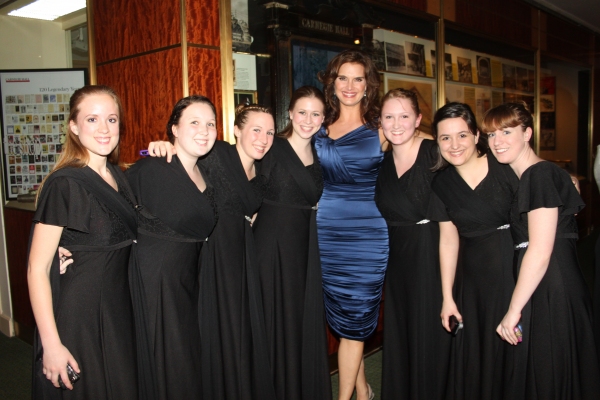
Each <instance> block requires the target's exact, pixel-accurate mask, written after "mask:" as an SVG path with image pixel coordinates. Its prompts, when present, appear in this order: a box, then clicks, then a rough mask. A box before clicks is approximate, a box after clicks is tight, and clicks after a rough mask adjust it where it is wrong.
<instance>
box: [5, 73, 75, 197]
mask: <svg viewBox="0 0 600 400" xmlns="http://www.w3.org/2000/svg"><path fill="white" fill-rule="evenodd" d="M86 82H87V70H86V69H53V70H20V71H16V70H0V96H1V98H2V113H1V116H2V149H3V151H2V172H3V175H2V176H3V180H4V196H5V201H9V200H16V199H17V196H18V195H20V194H27V193H29V192H30V191H32V190H36V189H37V188H38V187H39V185H40V183H41V182H42V180H43V179H44V178H45V177H46V176H47V175H48V174H49V173H50V171H52V169H53V168H54V165H55V164H56V162H57V160H58V157H59V156H60V154H61V152H62V148H63V143H64V140H65V133H66V130H65V127H66V124H67V122H68V119H69V111H70V110H69V99H70V98H71V95H72V94H73V92H74V91H75V90H77V89H79V88H81V87H83V86H84V85H85V83H86Z"/></svg>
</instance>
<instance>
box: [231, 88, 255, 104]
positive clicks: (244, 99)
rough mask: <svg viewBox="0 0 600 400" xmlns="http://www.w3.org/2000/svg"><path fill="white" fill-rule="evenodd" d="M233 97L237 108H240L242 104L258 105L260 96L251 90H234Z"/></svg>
mask: <svg viewBox="0 0 600 400" xmlns="http://www.w3.org/2000/svg"><path fill="white" fill-rule="evenodd" d="M233 96H234V99H235V106H236V107H237V106H239V105H240V104H246V105H249V104H257V103H258V98H257V97H258V96H257V93H256V92H255V91H250V90H234V91H233Z"/></svg>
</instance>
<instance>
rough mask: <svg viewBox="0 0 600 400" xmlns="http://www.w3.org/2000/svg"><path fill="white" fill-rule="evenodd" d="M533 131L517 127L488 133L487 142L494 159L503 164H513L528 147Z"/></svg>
mask: <svg viewBox="0 0 600 400" xmlns="http://www.w3.org/2000/svg"><path fill="white" fill-rule="evenodd" d="M532 133H533V131H532V130H531V128H529V127H528V128H526V129H523V126H521V125H517V126H515V127H512V128H502V129H497V130H495V131H493V132H490V133H488V142H489V145H490V149H491V150H492V153H493V154H494V156H495V157H496V159H497V160H498V161H499V162H501V163H503V164H514V163H515V162H517V161H518V160H519V159H521V157H522V156H523V154H525V152H526V151H527V148H528V147H529V143H528V142H529V139H530V138H531V134H532Z"/></svg>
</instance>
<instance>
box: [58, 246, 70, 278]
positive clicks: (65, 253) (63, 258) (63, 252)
mask: <svg viewBox="0 0 600 400" xmlns="http://www.w3.org/2000/svg"><path fill="white" fill-rule="evenodd" d="M72 255H73V254H71V252H70V251H69V250H67V249H65V248H64V247H60V246H59V247H58V260H59V263H60V264H59V265H60V273H61V275H62V274H64V273H65V272H67V267H68V266H69V265H70V264H73V259H72V258H71V256H72Z"/></svg>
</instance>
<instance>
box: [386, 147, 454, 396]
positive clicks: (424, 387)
mask: <svg viewBox="0 0 600 400" xmlns="http://www.w3.org/2000/svg"><path fill="white" fill-rule="evenodd" d="M435 157H436V145H435V142H434V141H431V140H423V141H422V142H421V145H420V147H419V152H418V155H417V158H416V160H415V163H414V164H413V166H412V167H411V168H410V169H409V170H408V171H406V172H405V173H404V174H403V175H402V176H401V177H400V178H398V175H397V173H396V167H395V165H394V157H393V154H392V153H391V152H390V153H388V154H387V155H386V157H385V158H384V160H383V164H382V166H381V170H380V172H379V178H378V180H377V187H376V191H375V201H376V202H377V206H378V208H379V210H380V211H381V215H383V217H384V218H385V220H386V222H387V224H388V230H389V237H390V258H389V262H388V266H387V273H386V278H385V303H384V319H383V371H382V389H381V390H382V393H381V398H382V399H390V400H391V399H440V398H442V397H443V393H444V390H445V387H446V379H447V375H448V362H449V356H450V338H451V336H450V335H449V334H448V333H447V332H446V331H445V330H444V328H443V327H442V325H441V323H440V309H441V307H442V290H441V281H440V265H439V250H438V249H439V238H440V232H439V225H438V221H440V219H443V218H444V217H445V213H444V212H443V210H442V212H436V210H435V209H434V208H433V205H434V203H433V202H431V201H430V199H431V181H432V179H433V177H434V175H435V174H434V173H433V172H431V167H432V166H433V164H434V159H435Z"/></svg>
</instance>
